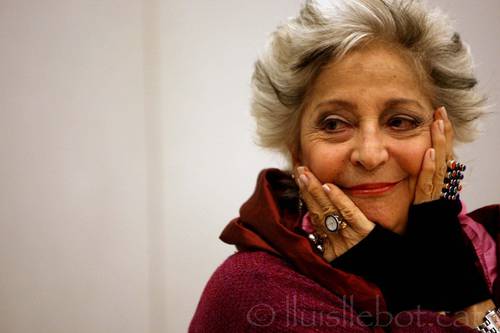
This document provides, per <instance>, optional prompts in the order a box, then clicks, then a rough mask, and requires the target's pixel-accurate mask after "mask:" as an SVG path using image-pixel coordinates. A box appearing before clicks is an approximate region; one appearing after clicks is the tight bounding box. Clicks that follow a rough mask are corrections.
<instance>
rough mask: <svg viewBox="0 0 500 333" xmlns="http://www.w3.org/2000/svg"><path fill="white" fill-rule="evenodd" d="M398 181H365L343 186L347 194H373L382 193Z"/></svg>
mask: <svg viewBox="0 0 500 333" xmlns="http://www.w3.org/2000/svg"><path fill="white" fill-rule="evenodd" d="M399 183H400V181H398V182H394V183H366V184H360V185H356V186H352V187H344V188H343V189H344V191H345V192H346V193H347V194H350V195H353V196H373V195H382V194H385V193H387V192H389V191H390V190H392V189H393V188H394V186H396V185H397V184H399Z"/></svg>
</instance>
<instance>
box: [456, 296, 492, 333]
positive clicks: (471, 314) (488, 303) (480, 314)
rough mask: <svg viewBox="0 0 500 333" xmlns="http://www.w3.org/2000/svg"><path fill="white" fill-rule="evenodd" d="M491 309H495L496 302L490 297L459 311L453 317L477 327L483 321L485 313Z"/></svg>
mask: <svg viewBox="0 0 500 333" xmlns="http://www.w3.org/2000/svg"><path fill="white" fill-rule="evenodd" d="M490 310H493V311H495V303H493V301H492V300H491V299H488V300H485V301H482V302H479V303H477V304H474V305H471V306H468V307H466V308H465V309H463V310H461V311H457V312H455V313H454V314H453V315H452V317H453V318H454V319H456V320H457V321H459V322H460V323H462V324H464V325H467V326H469V327H472V328H476V327H478V326H479V325H481V324H482V323H483V321H484V317H485V315H486V314H487V313H488V311H490Z"/></svg>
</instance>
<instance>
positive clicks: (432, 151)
mask: <svg viewBox="0 0 500 333" xmlns="http://www.w3.org/2000/svg"><path fill="white" fill-rule="evenodd" d="M429 156H430V157H431V160H433V161H434V160H436V151H435V150H434V148H431V149H430V152H429Z"/></svg>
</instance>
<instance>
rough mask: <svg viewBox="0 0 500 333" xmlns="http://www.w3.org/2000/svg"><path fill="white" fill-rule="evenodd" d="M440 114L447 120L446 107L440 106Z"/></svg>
mask: <svg viewBox="0 0 500 333" xmlns="http://www.w3.org/2000/svg"><path fill="white" fill-rule="evenodd" d="M441 115H442V116H443V119H445V120H448V112H446V108H445V107H444V106H442V107H441Z"/></svg>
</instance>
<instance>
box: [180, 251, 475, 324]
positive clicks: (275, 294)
mask: <svg viewBox="0 0 500 333" xmlns="http://www.w3.org/2000/svg"><path fill="white" fill-rule="evenodd" d="M359 315H360V314H356V313H355V312H354V311H353V309H352V307H351V306H350V300H349V298H345V299H342V298H340V297H338V296H336V295H334V294H332V293H331V292H329V291H328V290H326V289H325V288H323V287H322V286H320V285H319V284H317V283H316V282H314V281H313V280H311V279H309V278H307V277H305V276H303V275H301V274H299V273H297V272H296V271H295V270H294V269H293V267H291V266H290V265H288V264H287V263H286V262H284V261H283V260H282V259H280V258H278V257H276V256H274V255H272V254H269V253H266V252H264V251H254V252H247V251H244V252H237V253H235V254H233V255H232V256H230V257H229V258H228V259H227V260H226V261H225V262H224V263H223V264H222V265H221V266H219V268H218V269H217V270H216V271H215V273H214V274H213V275H212V277H211V279H210V280H209V282H208V283H207V285H206V287H205V290H204V292H203V295H202V297H201V300H200V303H199V305H198V309H197V311H196V313H195V316H194V317H193V320H192V322H191V326H190V328H189V332H191V333H197V332H204V333H212V332H213V333H221V332H276V333H278V332H304V333H307V332H339V333H340V332H372V330H371V328H369V327H367V326H365V325H364V324H363V322H362V321H361V320H360V318H359ZM387 328H388V330H389V329H390V330H391V331H392V332H397V333H403V332H408V333H409V332H430V333H433V332H435V333H438V332H475V331H474V330H472V329H471V328H469V327H465V326H462V325H459V324H458V323H454V322H453V321H452V320H451V319H450V318H448V317H446V316H444V315H439V314H437V313H434V312H429V311H420V312H419V311H407V312H401V313H399V314H397V315H396V316H395V317H393V318H392V322H391V326H390V327H387Z"/></svg>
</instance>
